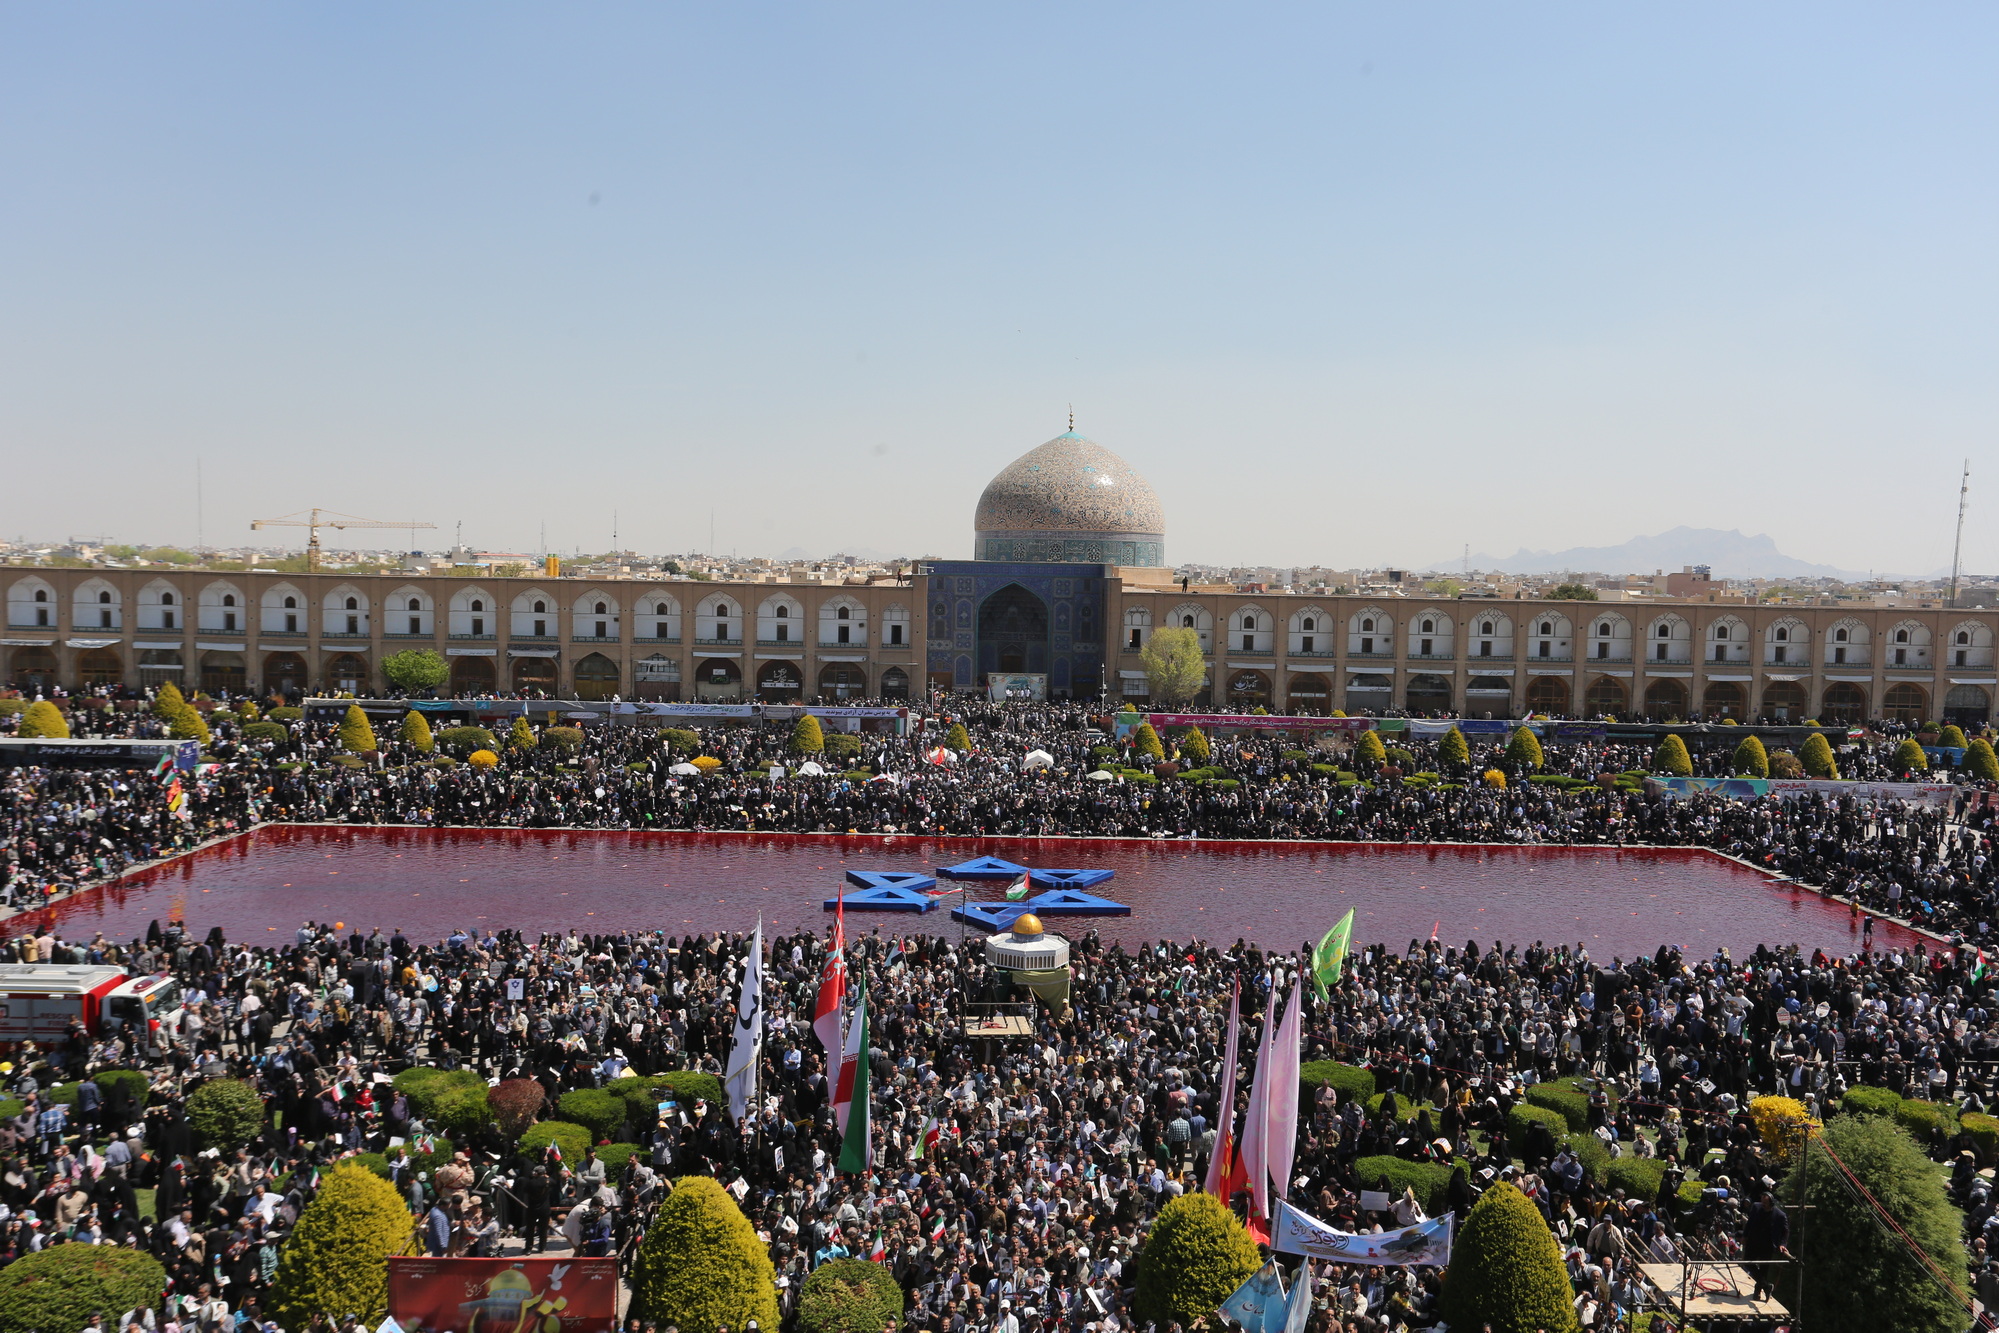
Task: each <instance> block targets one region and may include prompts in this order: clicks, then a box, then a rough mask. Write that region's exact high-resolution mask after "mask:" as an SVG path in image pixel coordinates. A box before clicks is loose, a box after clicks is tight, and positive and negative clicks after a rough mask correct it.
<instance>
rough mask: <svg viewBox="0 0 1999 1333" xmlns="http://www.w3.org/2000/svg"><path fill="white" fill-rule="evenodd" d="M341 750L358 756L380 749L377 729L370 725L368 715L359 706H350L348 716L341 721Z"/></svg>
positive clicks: (348, 706)
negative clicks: (377, 744) (377, 741)
mask: <svg viewBox="0 0 1999 1333" xmlns="http://www.w3.org/2000/svg"><path fill="white" fill-rule="evenodd" d="M340 748H341V749H343V750H351V751H353V752H355V753H357V754H359V753H364V752H366V751H368V750H373V749H376V748H378V747H377V746H376V744H375V729H374V728H373V727H372V726H370V725H368V715H367V714H366V713H364V712H362V711H361V705H359V704H348V705H347V716H345V717H343V718H341V719H340Z"/></svg>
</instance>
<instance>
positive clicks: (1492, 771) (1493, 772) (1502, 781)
mask: <svg viewBox="0 0 1999 1333" xmlns="http://www.w3.org/2000/svg"><path fill="white" fill-rule="evenodd" d="M1485 785H1486V786H1488V787H1502V788H1503V787H1505V786H1506V774H1504V773H1502V772H1500V771H1499V770H1498V769H1496V768H1488V769H1487V770H1485Z"/></svg>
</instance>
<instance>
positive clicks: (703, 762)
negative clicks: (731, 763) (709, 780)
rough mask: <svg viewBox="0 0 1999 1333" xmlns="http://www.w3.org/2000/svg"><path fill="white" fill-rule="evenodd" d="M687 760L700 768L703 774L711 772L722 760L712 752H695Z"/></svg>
mask: <svg viewBox="0 0 1999 1333" xmlns="http://www.w3.org/2000/svg"><path fill="white" fill-rule="evenodd" d="M687 762H688V763H690V764H692V765H694V766H695V767H696V768H698V769H700V770H701V772H702V775H703V776H706V775H707V774H709V773H713V772H714V771H715V770H716V769H718V768H720V767H721V766H722V761H721V760H719V759H717V758H716V757H715V756H714V755H712V754H697V755H695V756H694V757H693V758H692V759H690V760H688V761H687Z"/></svg>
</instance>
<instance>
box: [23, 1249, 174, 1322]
mask: <svg viewBox="0 0 1999 1333" xmlns="http://www.w3.org/2000/svg"><path fill="white" fill-rule="evenodd" d="M166 1289H167V1270H166V1269H164V1268H162V1267H160V1261H159V1260H157V1259H155V1258H153V1256H152V1255H150V1254H147V1253H146V1252H145V1251H144V1250H135V1249H128V1248H126V1247H124V1246H122V1245H53V1246H50V1247H49V1248H48V1249H45V1250H41V1251H38V1252H36V1253H34V1254H24V1255H22V1256H21V1257H20V1258H18V1259H16V1260H14V1262H12V1263H10V1264H8V1265H7V1267H6V1268H4V1269H0V1333H30V1330H34V1329H72V1328H82V1327H84V1326H85V1325H87V1324H88V1323H89V1322H90V1320H91V1319H92V1317H93V1316H95V1315H98V1314H102V1315H104V1316H106V1317H107V1318H108V1319H111V1320H116V1319H117V1317H118V1316H119V1315H121V1314H123V1313H125V1311H127V1310H131V1309H146V1308H149V1307H152V1306H156V1305H158V1304H159V1303H160V1296H161V1295H162V1294H163V1293H164V1292H165V1291H166Z"/></svg>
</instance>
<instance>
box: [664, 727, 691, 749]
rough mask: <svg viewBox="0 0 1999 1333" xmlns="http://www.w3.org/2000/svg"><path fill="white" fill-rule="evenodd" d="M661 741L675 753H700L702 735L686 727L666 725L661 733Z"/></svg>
mask: <svg viewBox="0 0 1999 1333" xmlns="http://www.w3.org/2000/svg"><path fill="white" fill-rule="evenodd" d="M659 739H660V743H661V744H662V745H664V746H666V748H667V749H668V750H669V751H671V752H672V753H674V754H699V753H700V752H701V737H700V735H699V734H698V733H696V732H692V731H689V730H688V729H687V728H685V727H664V728H661V730H660V733H659Z"/></svg>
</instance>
